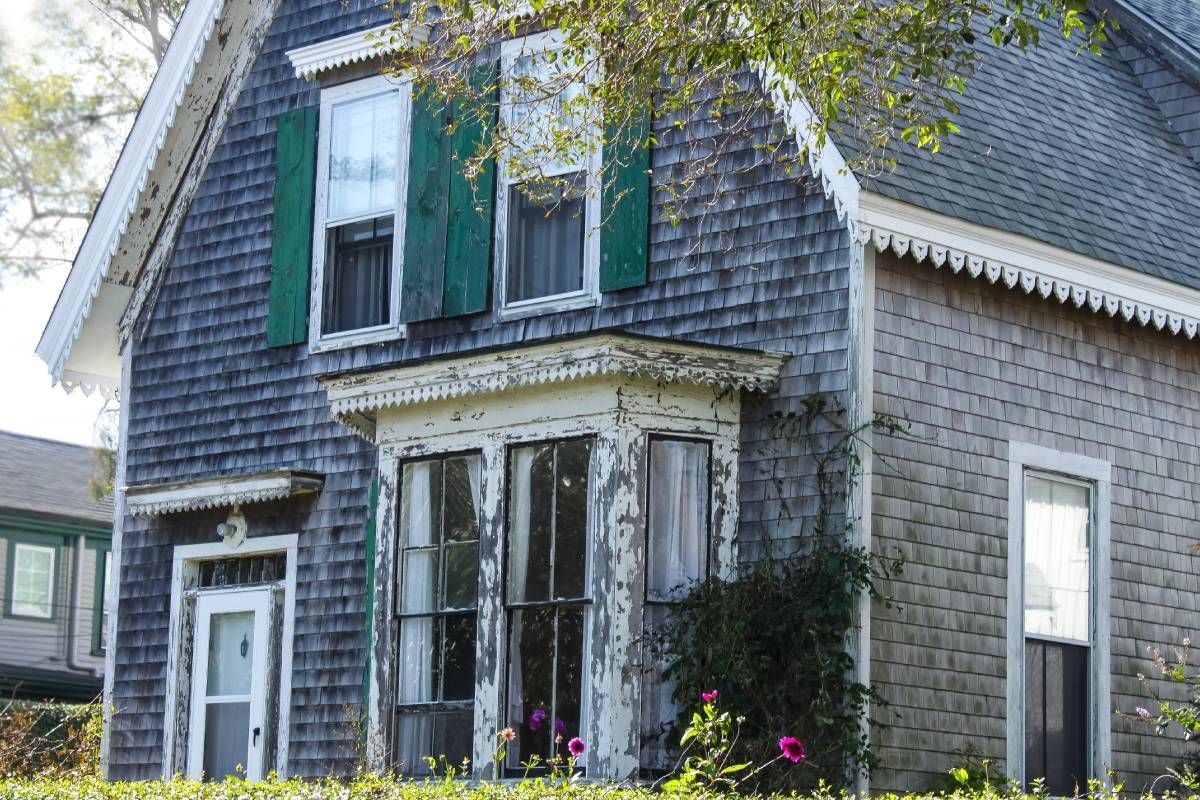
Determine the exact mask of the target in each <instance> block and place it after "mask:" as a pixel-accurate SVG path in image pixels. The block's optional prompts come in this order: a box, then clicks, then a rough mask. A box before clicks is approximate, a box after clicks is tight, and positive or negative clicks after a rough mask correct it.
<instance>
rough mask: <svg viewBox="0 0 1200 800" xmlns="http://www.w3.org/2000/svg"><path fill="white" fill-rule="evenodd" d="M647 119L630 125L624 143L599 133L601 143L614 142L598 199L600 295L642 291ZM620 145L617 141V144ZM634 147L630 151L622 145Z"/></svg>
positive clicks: (609, 133) (615, 135) (647, 177)
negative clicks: (614, 151)
mask: <svg viewBox="0 0 1200 800" xmlns="http://www.w3.org/2000/svg"><path fill="white" fill-rule="evenodd" d="M649 123H650V120H649V115H646V116H645V117H643V118H642V119H641V120H640V121H637V122H635V123H633V124H631V125H630V127H629V129H628V130H627V131H625V132H624V137H621V133H620V132H618V131H613V130H609V131H606V132H605V141H606V142H614V141H616V142H618V144H617V148H616V149H617V154H616V155H617V157H618V158H619V160H620V163H616V162H614V163H612V164H611V166H610V167H609V169H611V170H612V172H611V173H610V174H609V175H608V176H606V180H605V181H604V191H603V193H602V195H601V218H602V219H603V220H604V227H603V228H602V230H601V232H600V291H602V292H613V291H616V290H618V289H629V288H631V287H634V286H644V285H645V283H646V254H647V251H648V249H649V241H650V149H649V148H648V147H646V136H647V134H648V132H649ZM622 139H623V141H622ZM627 142H628V143H635V144H634V146H632V147H631V146H630V144H626V143H627Z"/></svg>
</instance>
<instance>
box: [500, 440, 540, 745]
mask: <svg viewBox="0 0 1200 800" xmlns="http://www.w3.org/2000/svg"><path fill="white" fill-rule="evenodd" d="M536 452H537V448H536V447H522V448H518V449H516V450H513V451H512V476H511V480H512V487H511V492H510V498H511V500H510V502H511V507H510V510H509V514H510V517H509V526H508V527H509V533H508V536H509V539H508V541H509V551H508V580H509V583H508V601H509V602H520V601H522V600H524V599H525V577H526V572H527V569H526V568H527V566H528V562H529V516H530V514H529V512H530V487H531V478H532V475H531V473H532V468H533V456H534V454H535V453H536ZM522 613H523V612H521V611H514V612H513V621H512V625H511V627H510V632H509V641H508V663H509V668H508V715H507V717H506V718H505V724H507V725H512V726H513V727H514V728H519V727H520V726H521V725H523V724H524V722H525V713H524V708H525V698H524V695H523V693H522V686H523V685H524V684H523V679H522V675H521V614H522ZM518 745H519V740H518V741H514V742H513V743H512V744H511V745H509V748H508V762H507V763H508V766H510V767H513V766H518V765H519V764H520V763H521V752H520V747H519V746H518Z"/></svg>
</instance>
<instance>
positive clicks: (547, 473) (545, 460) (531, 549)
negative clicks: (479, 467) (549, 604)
mask: <svg viewBox="0 0 1200 800" xmlns="http://www.w3.org/2000/svg"><path fill="white" fill-rule="evenodd" d="M509 486H510V498H509V537H508V541H509V548H508V597H509V601H510V602H514V603H519V602H530V601H538V600H548V599H549V597H550V541H551V532H552V520H553V518H554V447H553V446H552V445H534V446H532V447H518V448H516V449H514V450H513V451H512V474H511V476H510V479H509Z"/></svg>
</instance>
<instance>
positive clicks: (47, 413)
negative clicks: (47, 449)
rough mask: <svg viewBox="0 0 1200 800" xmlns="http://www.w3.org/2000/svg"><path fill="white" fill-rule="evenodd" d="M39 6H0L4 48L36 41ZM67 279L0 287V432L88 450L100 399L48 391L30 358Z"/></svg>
mask: <svg viewBox="0 0 1200 800" xmlns="http://www.w3.org/2000/svg"><path fill="white" fill-rule="evenodd" d="M40 5H41V2H40V0H15V2H14V0H5V2H4V14H3V15H0V31H3V34H4V37H5V40H6V41H7V42H11V43H12V44H13V45H15V46H16V47H18V48H19V47H20V46H21V45H22V44H24V43H26V42H28V41H29V40H30V39H32V38H33V37H34V36H35V35H36V33H37V16H38V14H37V12H38V8H39V6H40ZM43 52H45V51H43ZM47 55H48V57H49V58H52V57H53V53H52V52H51V53H49V54H47ZM67 255H73V253H68V254H67ZM66 278H67V268H66V267H65V266H54V267H50V268H47V269H45V270H43V271H42V272H41V273H40V274H39V275H38V276H37V277H35V278H30V279H18V278H11V277H10V278H6V279H5V280H4V282H3V284H0V342H2V343H3V345H0V376H3V377H2V378H0V388H2V390H0V430H6V431H14V432H16V433H24V434H29V435H32V436H41V437H44V438H47V439H59V440H61V441H67V442H75V443H76V444H85V445H90V444H93V443H94V436H95V427H96V420H97V416H98V415H99V413H100V410H101V408H102V407H103V406H104V399H103V398H101V397H100V396H99V395H98V394H93V395H92V396H91V397H87V396H85V395H84V394H83V393H82V392H81V391H79V390H76V391H75V392H73V393H71V394H68V393H67V391H66V390H65V389H63V388H62V387H56V386H51V384H50V373H49V372H48V371H47V369H46V365H45V364H44V363H43V362H42V360H41V359H40V358H38V357H37V355H35V354H34V348H35V347H37V343H38V339H39V338H40V337H41V335H42V328H43V327H44V326H45V324H46V320H47V318H49V316H50V310H51V309H52V308H53V307H54V301H55V299H57V297H58V292H59V290H60V289H61V288H62V285H63V282H64V281H65V280H66Z"/></svg>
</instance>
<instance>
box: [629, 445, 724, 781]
mask: <svg viewBox="0 0 1200 800" xmlns="http://www.w3.org/2000/svg"><path fill="white" fill-rule="evenodd" d="M709 459H710V445H709V443H708V442H701V441H690V440H685V439H660V438H652V439H651V440H650V457H649V461H648V466H649V475H648V483H647V487H646V513H647V517H646V601H645V606H644V610H643V616H644V630H645V635H644V641H643V672H642V730H641V741H642V752H641V764H642V767H643V768H645V769H648V770H652V771H657V770H664V769H668V768H669V767H671V766H672V763H673V762H672V761H671V758H670V747H669V746H670V744H671V742H669V741H668V740H667V734H668V732H669V729H670V726H671V725H672V723H674V722H675V717H676V714H677V710H678V709H677V708H676V705H675V701H674V700H673V698H672V694H673V693H674V691H675V685H674V682H673V681H670V680H667V679H665V678H663V670H664V669H665V668H666V663H665V660H664V658H663V654H662V652H661V644H662V642H661V641H660V638H659V637H660V636H661V633H662V624H663V622H665V621H666V619H667V616H668V615H669V614H670V611H671V609H672V607H673V606H675V605H676V604H678V603H679V601H680V600H682V599H683V598H684V597H685V596H686V595H687V593H688V591H689V590H691V589H692V588H693V587H695V585H696V584H697V583H699V582H700V581H703V580H704V579H705V578H706V577H708V565H709V523H708V521H709V486H710V478H709Z"/></svg>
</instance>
